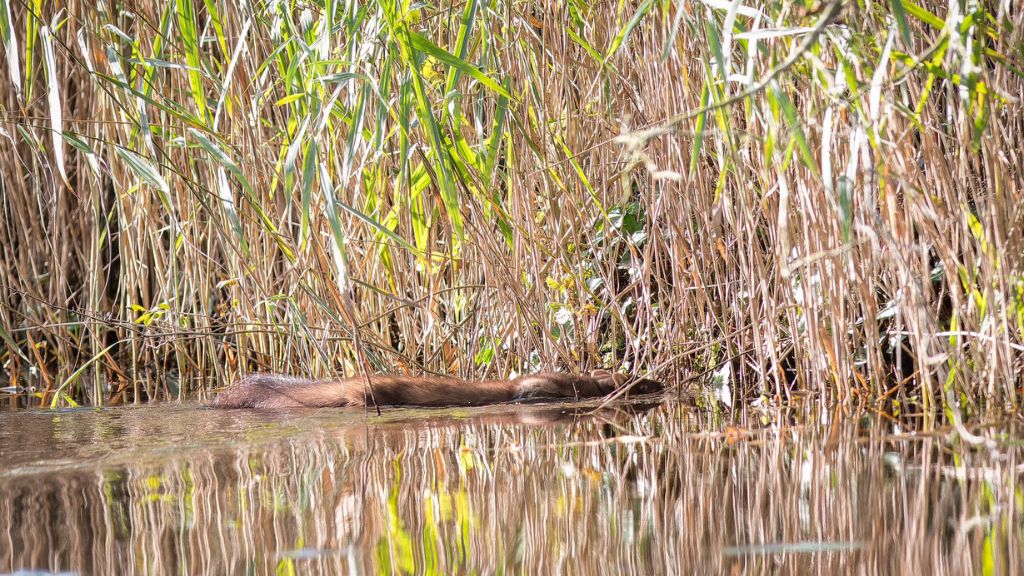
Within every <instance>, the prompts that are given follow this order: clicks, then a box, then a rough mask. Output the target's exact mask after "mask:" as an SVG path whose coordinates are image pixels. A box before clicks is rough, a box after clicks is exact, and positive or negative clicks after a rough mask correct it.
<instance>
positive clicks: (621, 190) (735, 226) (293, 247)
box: [0, 0, 1024, 419]
mask: <svg viewBox="0 0 1024 576" xmlns="http://www.w3.org/2000/svg"><path fill="white" fill-rule="evenodd" d="M1019 8H1020V7H1019V6H1017V5H1016V3H1015V2H975V1H972V2H959V1H954V2H950V3H937V2H921V3H914V2H911V1H909V0H890V1H888V2H870V1H866V2H858V3H845V2H838V1H833V2H789V1H782V2H770V3H743V2H739V1H737V2H728V1H716V0H704V1H703V2H672V1H667V0H662V1H657V2H655V1H653V0H645V1H641V2H637V1H632V0H631V1H624V2H589V3H588V2H583V1H578V0H570V1H568V2H559V3H553V2H521V1H505V0H493V1H491V2H477V1H472V0H470V1H462V2H454V3H449V2H439V3H425V4H421V3H408V2H394V1H393V0H380V1H379V2H374V3H366V2H337V1H335V0H324V1H322V2H308V3H304V2H288V1H277V0H274V1H265V2H242V3H236V2H228V1H225V0H205V1H204V2H191V1H189V0H178V1H177V2H168V3H160V2H152V1H146V0H140V1H129V2H117V1H114V2H101V3H91V2H68V3H61V4H56V3H54V4H51V3H49V2H43V1H41V0H3V1H2V4H0V37H2V41H3V53H4V55H5V58H4V59H3V61H2V63H0V77H2V78H3V80H2V82H3V84H2V86H3V89H2V91H0V106H2V109H0V207H2V208H0V209H2V210H3V214H2V218H0V237H2V242H3V244H4V247H5V249H4V250H3V251H2V255H0V288H2V292H3V301H2V304H0V339H2V353H3V358H2V360H3V367H4V368H3V370H4V371H5V373H6V376H7V377H8V378H9V379H10V384H11V385H12V386H16V387H17V386H21V387H28V388H30V389H32V390H34V391H35V392H34V394H35V395H33V396H31V401H32V402H34V403H44V404H48V405H57V404H67V403H88V404H92V405H100V404H107V403H123V402H138V401H144V400H148V399H157V398H176V397H191V396H197V395H198V396H201V395H203V394H204V393H205V392H206V391H208V390H210V389H211V388H213V387H216V386H218V385H220V384H222V383H224V382H225V381H227V380H228V379H230V378H231V377H233V376H234V375H236V374H238V373H242V372H248V371H253V370H257V369H260V370H280V371H287V372H293V373H305V374H310V375H327V374H340V373H346V374H351V373H355V372H358V371H369V372H379V371H412V372H423V371H427V372H439V373H449V374H459V375H462V376H466V377H473V378H475V377H482V376H495V375H497V376H505V375H509V374H512V373H515V372H525V371H529V370H533V369H536V368H548V369H551V368H558V369H567V370H585V369H590V368H595V367H612V368H622V369H626V370H629V371H633V372H647V371H652V372H653V373H655V374H656V375H658V376H660V377H662V378H665V379H667V380H669V381H671V382H682V381H684V380H685V381H693V382H699V383H701V384H702V385H704V386H706V387H707V388H709V389H711V390H713V391H714V394H712V395H711V401H712V402H720V403H725V404H737V403H743V402H748V401H756V400H759V399H760V400H762V401H785V400H786V399H788V398H789V397H790V395H791V394H793V393H801V394H806V393H812V394H813V395H814V396H813V397H814V398H816V399H817V400H818V401H820V403H821V405H823V406H824V405H827V404H831V403H833V402H837V401H838V402H870V403H878V402H891V403H890V404H889V406H890V407H892V408H893V409H899V410H904V409H906V408H904V407H906V406H913V407H914V408H913V410H915V411H916V410H918V409H922V410H925V411H928V412H932V413H942V411H945V413H946V416H947V417H949V418H952V419H958V417H959V413H960V412H961V411H963V410H967V411H970V412H974V411H976V410H980V409H986V408H990V407H1009V408H1011V409H1015V408H1016V407H1017V406H1018V404H1019V397H1018V395H1019V394H1020V392H1021V389H1020V387H1021V385H1022V377H1021V374H1022V373H1024V367H1022V358H1024V344H1022V338H1021V333H1022V328H1024V276H1022V259H1024V242H1022V234H1024V230H1022V227H1024V202H1022V200H1024V198H1022V193H1024V184H1022V182H1024V180H1022V168H1024V158H1022V149H1024V114H1022V113H1021V112H1022V103H1021V95H1022V94H1024V81H1022V74H1024V73H1022V70H1024V58H1022V52H1021V46H1022V38H1021V30H1022V29H1024V11H1021V10H1020V9H1019Z"/></svg>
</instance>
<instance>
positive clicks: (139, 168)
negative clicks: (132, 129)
mask: <svg viewBox="0 0 1024 576" xmlns="http://www.w3.org/2000/svg"><path fill="white" fill-rule="evenodd" d="M114 152H116V153H117V155H118V156H120V157H121V159H122V160H124V161H125V162H127V163H128V167H129V168H131V169H132V172H135V175H136V176H138V177H139V178H142V179H143V180H145V181H146V182H147V183H148V184H149V185H150V186H152V187H153V188H156V189H157V190H159V191H161V192H163V193H164V194H167V193H168V192H170V190H171V189H170V186H168V185H167V180H164V177H163V176H161V175H160V171H159V170H157V168H156V166H154V165H153V164H152V163H151V162H150V161H149V160H147V159H145V158H143V157H142V156H139V155H138V154H136V153H135V152H132V151H131V150H129V149H127V148H124V147H122V146H119V145H117V144H115V145H114Z"/></svg>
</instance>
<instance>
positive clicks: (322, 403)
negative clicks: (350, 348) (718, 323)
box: [212, 370, 662, 408]
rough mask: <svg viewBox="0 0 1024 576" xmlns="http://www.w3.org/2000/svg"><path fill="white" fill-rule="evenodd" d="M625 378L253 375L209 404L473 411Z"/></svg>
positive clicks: (586, 393) (636, 387) (585, 393)
mask: <svg viewBox="0 0 1024 576" xmlns="http://www.w3.org/2000/svg"><path fill="white" fill-rule="evenodd" d="M628 381H629V377H628V376H626V375H625V374H613V373H611V372H606V371H604V370H595V371H594V372H591V373H590V374H589V375H573V374H561V373H556V372H543V373H539V374H530V375H527V376H522V377H520V378H516V379H515V380H486V381H483V382H477V381H469V380H459V379H456V378H446V377H442V376H385V375H380V376H373V377H372V378H371V380H370V382H371V385H372V396H371V392H370V389H369V388H367V387H366V381H365V379H364V378H362V377H357V378H344V379H336V380H308V379H305V378H295V377H292V376H284V375H280V374H252V375H250V376H246V377H245V378H242V379H241V380H239V381H237V382H235V383H234V384H232V385H231V386H228V387H227V388H225V389H224V390H223V391H222V392H221V393H220V394H219V395H218V396H217V398H215V399H214V401H213V403H212V405H213V406H215V407H218V408H299V407H308V408H323V407H335V406H373V405H374V404H376V405H378V406H387V405H407V406H459V405H461V406H472V405H481V404H496V403H499V402H513V401H517V400H534V399H545V398H595V397H598V396H605V395H607V394H609V393H611V392H614V391H615V390H617V389H619V388H620V387H622V386H623V385H625V384H627V382H628ZM629 388H630V390H629V391H628V392H629V393H632V394H634V395H635V394H649V393H653V392H659V391H661V390H662V385H661V384H660V383H658V382H655V381H654V380H647V379H639V380H637V381H635V382H632V383H630V386H629Z"/></svg>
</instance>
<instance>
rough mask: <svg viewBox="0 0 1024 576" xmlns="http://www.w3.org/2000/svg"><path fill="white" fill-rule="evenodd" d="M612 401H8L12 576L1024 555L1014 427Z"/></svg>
mask: <svg viewBox="0 0 1024 576" xmlns="http://www.w3.org/2000/svg"><path fill="white" fill-rule="evenodd" d="M593 407H594V404H587V405H584V406H580V405H530V406H517V405H511V406H492V407H481V408H469V409H444V410H438V409H391V410H387V411H386V412H385V413H384V415H383V416H381V417H378V416H375V415H373V414H368V413H365V412H363V411H360V410H352V409H322V410H295V411H288V412H277V413H268V412H257V411H226V410H225V411H219V410H212V409H207V408H203V407H200V406H196V405H173V404H164V405H153V406H146V407H139V408H128V407H126V408H108V409H102V410H91V409H78V410H70V411H63V412H43V411H36V412H20V413H7V414H0V572H14V571H18V570H46V571H68V572H73V573H78V574H164V573H179V574H243V573H254V574H266V573H270V572H281V573H292V572H295V573H330V574H337V573H349V574H366V573H381V574H407V573H408V574H414V573H418V574H460V573H462V574H470V573H478V574H495V573H516V574H678V573H694V574H717V573H753V574H756V573H773V574H776V573H782V574H788V573H792V574H805V573H822V574H835V573H857V574H876V573H878V574H893V573H910V572H912V573H925V574H980V573H986V572H989V573H996V574H1009V573H1014V572H1016V571H1018V570H1017V568H1018V567H1019V566H1022V565H1024V558H1022V557H1021V550H1022V546H1021V544H1022V530H1021V529H1022V528H1024V491H1022V490H1021V488H1020V484H1019V483H1020V480H1021V478H1022V477H1024V458H1022V457H1021V452H1020V448H1019V445H1020V444H1019V441H1018V439H1019V434H1018V432H1019V428H1018V427H1017V426H1016V425H1014V424H1012V423H1009V424H1006V423H1004V424H1002V425H1000V426H998V427H985V426H978V427H975V428H972V430H974V431H975V432H976V433H979V434H981V435H983V436H984V437H986V438H990V439H992V440H993V441H992V442H991V443H990V444H989V445H987V446H969V445H964V444H962V443H961V442H959V441H957V440H955V437H954V436H953V435H951V434H949V432H948V431H947V430H941V429H940V430H932V431H928V430H927V428H924V427H919V429H918V430H917V431H915V432H911V431H909V430H908V428H907V426H906V425H905V424H904V425H899V424H896V423H894V422H892V421H891V420H886V419H883V418H881V417H862V418H845V419H843V420H842V421H840V422H839V423H831V424H828V423H826V424H808V423H802V424H801V423H799V422H798V420H799V419H792V418H789V417H787V415H786V414H784V413H781V414H780V413H775V414H761V415H747V417H746V418H740V417H729V418H726V417H723V416H712V415H710V414H708V413H707V412H702V411H700V410H698V409H696V408H693V407H691V406H687V405H682V404H675V403H671V402H670V403H667V404H664V405H660V406H656V407H653V408H652V407H651V406H650V405H642V404H619V405H617V406H615V407H612V408H606V409H602V410H599V411H596V412H595V411H594V410H593ZM751 421H755V422H757V424H751ZM922 430H924V431H922ZM996 430H998V431H999V432H998V433H997V432H996Z"/></svg>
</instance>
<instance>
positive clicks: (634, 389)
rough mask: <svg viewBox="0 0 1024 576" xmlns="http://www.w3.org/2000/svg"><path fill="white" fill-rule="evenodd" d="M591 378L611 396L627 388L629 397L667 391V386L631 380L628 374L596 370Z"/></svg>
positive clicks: (647, 379) (641, 379)
mask: <svg viewBox="0 0 1024 576" xmlns="http://www.w3.org/2000/svg"><path fill="white" fill-rule="evenodd" d="M590 376H591V378H593V379H594V380H596V381H597V383H598V385H599V386H600V387H601V389H602V391H604V393H605V394H609V393H611V392H614V391H616V390H618V389H619V388H622V387H624V386H625V387H626V388H627V392H626V395H627V396H640V395H642V394H656V393H658V392H661V391H662V390H664V389H665V386H664V385H662V383H661V382H658V381H657V380H651V379H649V378H630V377H629V376H627V375H626V374H620V373H618V372H609V371H607V370H594V371H593V372H591V373H590Z"/></svg>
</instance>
